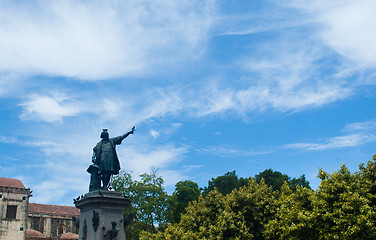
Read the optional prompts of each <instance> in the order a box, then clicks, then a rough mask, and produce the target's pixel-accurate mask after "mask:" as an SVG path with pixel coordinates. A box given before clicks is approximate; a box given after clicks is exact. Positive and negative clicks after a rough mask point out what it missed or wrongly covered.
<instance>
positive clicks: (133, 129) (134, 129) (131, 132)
mask: <svg viewBox="0 0 376 240" xmlns="http://www.w3.org/2000/svg"><path fill="white" fill-rule="evenodd" d="M135 131H136V127H135V126H133V128H132V130H131V131H130V132H129V133H130V134H133V133H134V132H135Z"/></svg>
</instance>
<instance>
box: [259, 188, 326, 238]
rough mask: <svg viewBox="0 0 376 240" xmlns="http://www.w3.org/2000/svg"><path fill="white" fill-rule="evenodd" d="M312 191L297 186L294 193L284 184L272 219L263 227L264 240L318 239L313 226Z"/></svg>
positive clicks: (316, 231)
mask: <svg viewBox="0 0 376 240" xmlns="http://www.w3.org/2000/svg"><path fill="white" fill-rule="evenodd" d="M313 195H314V191H313V190H311V189H309V188H304V187H301V186H297V187H296V190H295V191H292V189H291V188H290V187H289V185H288V183H287V182H285V183H284V185H283V186H282V188H281V194H280V196H279V198H278V200H277V206H278V207H277V210H276V213H275V216H274V219H272V220H270V221H269V222H268V223H267V224H266V225H265V229H266V230H265V232H264V236H265V239H291V240H293V239H294V240H295V239H307V240H311V239H312V240H316V239H318V232H319V231H318V229H316V228H315V225H314V217H313V206H312V198H313Z"/></svg>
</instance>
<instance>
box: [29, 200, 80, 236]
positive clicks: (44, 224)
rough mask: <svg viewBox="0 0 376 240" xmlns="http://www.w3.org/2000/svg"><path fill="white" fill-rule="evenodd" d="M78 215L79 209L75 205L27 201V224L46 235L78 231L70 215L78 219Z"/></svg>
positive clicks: (59, 234)
mask: <svg viewBox="0 0 376 240" xmlns="http://www.w3.org/2000/svg"><path fill="white" fill-rule="evenodd" d="M79 216H80V210H79V209H78V208H76V207H70V206H59V205H49V204H39V203H29V210H28V220H27V225H28V228H30V229H33V230H36V231H38V232H41V233H43V234H44V235H45V236H47V237H57V236H61V235H62V234H64V233H78V229H77V228H76V227H75V225H74V223H73V221H72V217H76V218H77V219H79Z"/></svg>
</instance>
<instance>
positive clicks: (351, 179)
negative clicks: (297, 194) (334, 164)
mask: <svg viewBox="0 0 376 240" xmlns="http://www.w3.org/2000/svg"><path fill="white" fill-rule="evenodd" d="M374 166H375V157H374V162H373V163H369V164H368V166H367V167H364V166H363V165H361V166H360V171H359V172H356V173H354V174H351V173H350V171H349V170H348V168H347V167H346V166H345V165H342V166H341V167H340V169H339V170H338V171H337V172H334V173H333V174H328V173H326V172H325V171H323V170H321V169H320V172H319V175H318V176H319V178H320V179H321V180H322V181H321V184H320V186H319V188H318V190H317V191H316V194H315V197H314V201H313V207H314V208H313V214H314V217H315V227H316V229H320V235H319V238H318V239H345V240H346V239H376V225H375V223H376V211H375V210H376V209H375V205H374V203H373V201H374V198H375V196H374V194H373V193H372V188H373V187H370V186H372V185H374V184H375V183H371V181H369V180H371V179H372V178H373V176H374V173H371V171H374Z"/></svg>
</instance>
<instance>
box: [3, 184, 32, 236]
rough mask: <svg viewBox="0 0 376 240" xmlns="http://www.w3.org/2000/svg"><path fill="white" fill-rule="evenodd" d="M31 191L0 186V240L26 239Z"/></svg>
mask: <svg viewBox="0 0 376 240" xmlns="http://www.w3.org/2000/svg"><path fill="white" fill-rule="evenodd" d="M29 196H30V189H26V188H15V187H2V186H0V240H15V239H17V240H22V239H25V237H26V229H27V210H28V203H29Z"/></svg>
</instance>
